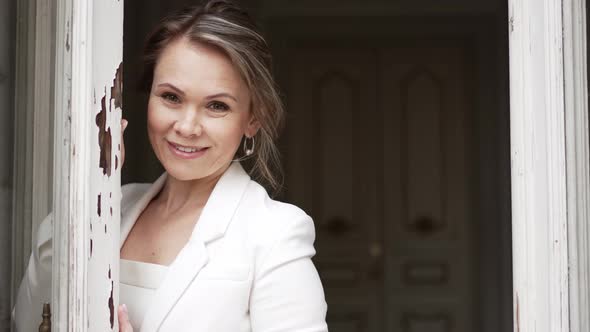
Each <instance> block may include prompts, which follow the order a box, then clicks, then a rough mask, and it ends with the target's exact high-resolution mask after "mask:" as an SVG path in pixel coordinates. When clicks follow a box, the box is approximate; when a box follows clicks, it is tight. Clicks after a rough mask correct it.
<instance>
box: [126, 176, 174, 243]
mask: <svg viewBox="0 0 590 332" xmlns="http://www.w3.org/2000/svg"><path fill="white" fill-rule="evenodd" d="M167 176H168V175H167V174H166V173H164V174H162V175H161V176H160V177H159V178H158V179H157V180H156V181H155V182H154V183H153V184H152V185H149V188H148V190H147V191H144V189H141V187H140V188H139V189H138V190H133V191H131V192H130V193H127V194H126V196H125V197H123V201H122V202H121V204H122V206H121V212H122V213H121V229H120V233H119V234H120V237H119V240H120V242H119V250H121V248H123V244H125V240H127V236H128V235H129V233H130V232H131V229H132V228H133V225H135V222H136V221H137V218H139V216H140V215H141V213H142V212H143V210H145V208H146V207H147V205H148V204H149V203H150V202H151V201H152V199H153V198H154V197H155V196H156V195H158V193H159V192H160V191H161V190H162V187H164V183H165V182H166V177H167ZM135 186H146V184H135ZM129 196H131V197H129ZM124 203H127V204H124ZM123 204H124V205H123Z"/></svg>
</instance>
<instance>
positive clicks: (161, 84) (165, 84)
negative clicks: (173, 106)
mask: <svg viewBox="0 0 590 332" xmlns="http://www.w3.org/2000/svg"><path fill="white" fill-rule="evenodd" d="M158 87H168V88H170V89H172V90H174V91H175V92H176V93H178V94H179V95H181V96H184V92H183V91H182V90H180V89H179V88H177V87H175V86H174V85H172V84H170V83H160V84H158Z"/></svg>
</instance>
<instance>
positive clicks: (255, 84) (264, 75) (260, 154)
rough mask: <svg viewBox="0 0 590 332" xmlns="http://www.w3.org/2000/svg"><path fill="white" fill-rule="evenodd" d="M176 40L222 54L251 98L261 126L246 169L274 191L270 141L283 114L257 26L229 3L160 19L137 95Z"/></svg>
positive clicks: (276, 178)
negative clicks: (248, 91)
mask: <svg viewBox="0 0 590 332" xmlns="http://www.w3.org/2000/svg"><path fill="white" fill-rule="evenodd" d="M181 38H186V39H187V40H188V41H190V42H192V43H200V44H205V45H209V46H212V47H215V48H217V49H219V50H221V51H222V52H223V53H225V54H226V55H227V56H228V58H229V59H230V60H231V62H232V63H233V64H234V66H235V67H236V69H237V70H238V72H239V73H240V74H241V76H242V78H243V79H244V81H245V82H246V84H247V86H248V89H249V90H250V95H251V96H252V102H251V105H250V109H251V111H252V112H253V115H254V117H255V118H256V120H258V122H259V123H260V130H259V131H258V133H257V135H256V137H255V139H256V151H255V153H254V155H252V157H251V159H248V162H247V165H246V167H247V168H249V173H250V175H251V176H252V177H253V178H254V179H256V180H258V181H260V182H262V183H263V184H265V185H267V186H268V187H270V188H269V189H271V190H272V191H273V192H275V193H276V192H278V191H279V190H280V187H281V181H282V179H281V174H282V173H281V165H280V158H279V152H278V148H277V146H276V145H275V141H276V140H277V138H278V135H279V132H280V130H281V128H282V125H283V121H284V109H283V104H282V102H281V99H280V96H279V93H278V91H277V87H276V85H275V82H274V79H273V76H272V73H271V66H272V63H271V62H272V59H271V55H270V50H269V47H268V45H267V43H266V41H265V40H264V38H263V37H262V36H261V35H260V33H259V32H258V28H257V26H256V24H255V23H254V21H253V20H252V18H251V17H250V16H249V15H248V13H246V12H245V11H244V10H243V9H241V8H240V7H239V6H238V5H236V4H235V3H234V2H232V1H229V0H208V1H204V2H203V3H202V4H201V5H197V6H191V7H188V8H185V9H183V10H181V11H179V12H177V13H175V14H173V15H170V16H168V17H166V18H164V19H163V20H162V21H161V22H160V23H159V24H158V25H157V26H156V27H155V28H154V30H153V31H152V32H151V34H149V35H148V38H147V40H146V43H145V47H144V52H143V75H142V79H141V81H140V89H141V90H142V91H144V92H147V93H149V92H150V90H151V87H152V83H153V80H154V69H155V67H156V64H157V62H158V59H159V58H160V55H161V54H162V51H163V50H164V49H165V48H166V47H167V46H168V45H170V44H172V43H173V42H174V41H177V40H179V39H181Z"/></svg>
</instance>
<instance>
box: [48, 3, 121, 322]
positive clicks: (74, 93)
mask: <svg viewBox="0 0 590 332" xmlns="http://www.w3.org/2000/svg"><path fill="white" fill-rule="evenodd" d="M55 37H56V45H57V47H56V67H55V73H56V75H55V110H56V114H55V138H54V151H55V158H54V192H53V193H54V197H55V199H54V204H53V214H54V220H55V222H54V224H53V285H52V294H53V295H52V311H53V316H52V325H53V330H54V331H109V330H115V331H117V330H118V322H117V313H116V308H117V306H118V303H119V301H118V298H119V296H118V295H119V291H118V289H119V288H118V285H119V282H118V281H119V222H120V199H121V186H120V183H121V181H120V177H121V172H120V170H121V167H120V166H121V165H120V158H121V156H120V139H121V129H120V119H121V99H122V98H121V92H122V90H121V88H122V81H121V73H122V70H121V69H122V67H121V60H122V56H123V1H122V0H105V1H90V2H88V1H75V0H58V1H57V11H56V35H55Z"/></svg>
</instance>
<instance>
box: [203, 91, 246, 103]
mask: <svg viewBox="0 0 590 332" xmlns="http://www.w3.org/2000/svg"><path fill="white" fill-rule="evenodd" d="M220 97H227V98H230V99H233V100H234V101H235V102H236V103H237V102H238V99H237V98H236V97H234V96H232V95H231V94H229V93H225V92H222V93H216V94H214V95H210V96H207V97H205V99H215V98H220Z"/></svg>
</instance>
